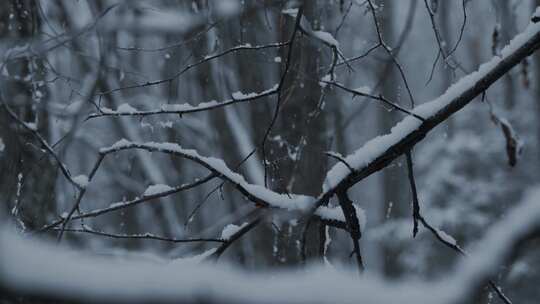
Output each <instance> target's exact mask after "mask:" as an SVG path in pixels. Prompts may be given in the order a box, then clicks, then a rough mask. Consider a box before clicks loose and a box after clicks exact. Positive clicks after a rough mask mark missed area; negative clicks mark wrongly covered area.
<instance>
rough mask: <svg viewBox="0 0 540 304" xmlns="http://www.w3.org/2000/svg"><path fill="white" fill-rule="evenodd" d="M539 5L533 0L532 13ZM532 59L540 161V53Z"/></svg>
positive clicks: (536, 0)
mask: <svg viewBox="0 0 540 304" xmlns="http://www.w3.org/2000/svg"><path fill="white" fill-rule="evenodd" d="M538 6H540V0H533V13H534V11H535V10H536V8H537V7H538ZM532 56H533V61H534V83H533V88H534V94H535V98H534V99H533V100H534V101H535V103H536V124H537V127H536V128H537V129H536V140H537V142H536V149H537V151H536V153H537V157H538V162H539V163H540V53H539V52H535V53H534V54H533V55H532Z"/></svg>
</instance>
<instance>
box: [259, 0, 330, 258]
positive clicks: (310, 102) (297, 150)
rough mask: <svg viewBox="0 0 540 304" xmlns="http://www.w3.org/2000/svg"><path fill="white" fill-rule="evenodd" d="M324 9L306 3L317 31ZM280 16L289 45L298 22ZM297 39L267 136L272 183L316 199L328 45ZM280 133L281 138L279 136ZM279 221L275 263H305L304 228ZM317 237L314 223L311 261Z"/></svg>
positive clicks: (322, 172)
mask: <svg viewBox="0 0 540 304" xmlns="http://www.w3.org/2000/svg"><path fill="white" fill-rule="evenodd" d="M323 9H324V4H323V3H322V2H321V1H306V2H304V17H305V18H306V19H307V21H308V22H310V23H311V25H312V26H313V28H314V29H318V28H319V24H320V21H321V20H319V17H318V16H320V15H321V14H320V12H321V10H323ZM278 18H280V21H279V28H278V29H277V30H279V31H280V33H281V34H280V35H281V39H280V40H281V41H287V40H289V39H290V37H291V33H292V32H293V30H294V22H295V20H294V18H291V17H288V16H284V15H281V16H279V17H278ZM296 39H297V40H296V41H295V45H294V50H293V54H292V61H291V62H290V65H291V66H290V69H289V72H288V73H289V74H288V75H287V78H286V81H285V86H284V88H283V94H282V97H283V98H282V100H281V111H280V113H279V117H278V120H277V122H276V125H275V126H274V129H273V131H272V133H271V134H270V138H269V147H270V149H269V153H268V160H269V161H270V162H271V165H269V166H268V170H269V171H268V172H269V178H270V181H269V182H270V185H271V187H272V188H273V189H275V190H277V191H279V192H283V193H290V192H294V193H301V194H307V195H313V196H316V195H318V194H319V193H320V192H321V189H322V181H323V180H324V177H325V172H326V163H327V159H326V157H325V155H324V153H323V152H324V151H325V150H326V149H327V138H326V130H327V125H326V114H325V113H324V112H323V111H321V109H320V108H319V107H320V103H321V98H322V95H321V92H322V91H321V90H322V89H321V87H320V86H319V83H318V79H320V78H321V77H322V73H324V71H321V66H323V63H324V60H323V58H324V56H323V54H324V52H323V50H322V48H323V47H324V46H323V45H321V44H320V43H319V42H317V41H313V40H311V39H309V38H308V37H306V36H304V35H300V34H299V35H297V38H296ZM287 52H288V49H287V48H283V49H281V54H280V57H281V73H283V71H284V69H285V64H286V58H287ZM273 111H274V110H272V112H273ZM267 117H268V114H267ZM276 134H279V135H280V137H275V135H276ZM277 221H279V223H278V222H277ZM277 221H276V225H277V226H278V227H279V232H278V233H279V235H278V247H277V248H278V252H277V257H276V258H277V263H278V264H281V265H295V264H298V263H299V262H301V260H302V256H301V252H300V240H301V238H302V232H303V227H302V225H297V223H296V222H295V221H289V220H288V219H285V218H282V219H278V220H277ZM318 235H319V227H318V223H312V224H311V225H310V226H309V231H308V234H307V242H306V244H307V245H308V247H307V255H306V256H307V258H312V257H315V256H317V255H318V241H317V240H318Z"/></svg>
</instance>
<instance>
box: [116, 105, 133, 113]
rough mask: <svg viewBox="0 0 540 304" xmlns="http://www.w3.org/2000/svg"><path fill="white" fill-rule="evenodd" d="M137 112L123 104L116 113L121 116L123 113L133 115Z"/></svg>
mask: <svg viewBox="0 0 540 304" xmlns="http://www.w3.org/2000/svg"><path fill="white" fill-rule="evenodd" d="M136 112H137V109H135V108H134V107H132V106H131V105H129V104H128V103H123V104H121V105H119V106H118V108H116V113H119V114H123V113H127V114H132V113H136Z"/></svg>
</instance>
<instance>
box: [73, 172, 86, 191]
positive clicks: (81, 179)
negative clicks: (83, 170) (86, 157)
mask: <svg viewBox="0 0 540 304" xmlns="http://www.w3.org/2000/svg"><path fill="white" fill-rule="evenodd" d="M73 181H74V182H75V183H77V185H79V187H81V188H86V186H88V183H89V180H88V176H86V175H82V174H81V175H77V176H75V177H74V178H73Z"/></svg>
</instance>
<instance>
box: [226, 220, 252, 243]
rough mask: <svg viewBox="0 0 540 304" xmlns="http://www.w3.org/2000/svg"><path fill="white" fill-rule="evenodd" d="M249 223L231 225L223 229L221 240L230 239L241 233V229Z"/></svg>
mask: <svg viewBox="0 0 540 304" xmlns="http://www.w3.org/2000/svg"><path fill="white" fill-rule="evenodd" d="M247 224H248V223H243V224H242V225H240V226H238V225H235V224H229V225H227V226H225V228H223V231H221V238H222V239H224V240H228V239H230V238H231V237H232V236H233V235H234V234H235V233H237V232H238V231H240V229H242V228H244V227H245V226H246V225H247Z"/></svg>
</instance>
